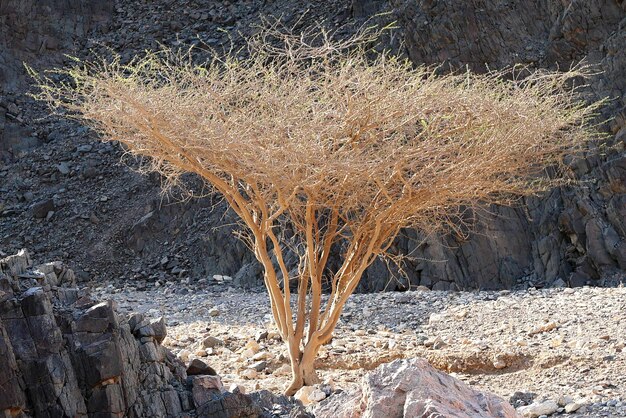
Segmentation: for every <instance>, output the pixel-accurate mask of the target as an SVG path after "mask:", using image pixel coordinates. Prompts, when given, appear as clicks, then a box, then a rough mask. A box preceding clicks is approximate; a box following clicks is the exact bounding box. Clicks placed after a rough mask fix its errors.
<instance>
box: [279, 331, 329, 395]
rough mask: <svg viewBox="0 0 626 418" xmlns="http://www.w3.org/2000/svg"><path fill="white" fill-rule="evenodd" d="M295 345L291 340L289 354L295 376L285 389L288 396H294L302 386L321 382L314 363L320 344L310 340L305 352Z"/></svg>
mask: <svg viewBox="0 0 626 418" xmlns="http://www.w3.org/2000/svg"><path fill="white" fill-rule="evenodd" d="M294 343H295V341H294ZM294 345H295V344H293V343H292V342H291V341H289V356H290V360H291V373H292V375H293V377H292V380H291V384H290V385H289V387H288V388H287V390H285V395H287V396H293V395H294V394H295V393H296V392H297V391H298V389H300V388H301V387H302V386H312V385H315V384H317V383H319V382H320V379H319V377H318V376H317V373H316V372H315V365H314V364H315V357H316V356H317V352H318V350H319V347H320V345H319V344H317V343H313V342H309V343H308V344H307V346H306V347H305V349H304V352H302V351H300V349H299V347H297V346H296V347H294ZM294 348H295V349H294Z"/></svg>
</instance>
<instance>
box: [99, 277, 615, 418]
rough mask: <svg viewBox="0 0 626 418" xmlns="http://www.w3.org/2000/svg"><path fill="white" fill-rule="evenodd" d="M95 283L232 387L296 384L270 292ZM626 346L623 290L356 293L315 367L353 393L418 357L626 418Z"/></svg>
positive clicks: (522, 395)
mask: <svg viewBox="0 0 626 418" xmlns="http://www.w3.org/2000/svg"><path fill="white" fill-rule="evenodd" d="M92 291H93V293H94V294H95V296H97V297H99V298H109V297H110V298H113V299H114V300H116V301H117V302H118V304H119V307H120V310H121V311H123V312H131V311H143V312H147V313H148V314H150V315H153V316H161V315H163V316H165V318H166V320H167V323H168V337H167V338H166V340H165V341H164V345H166V346H168V347H169V348H171V349H172V350H173V351H174V352H175V353H177V355H178V356H179V357H180V358H181V359H182V360H183V361H187V362H189V361H191V360H192V359H194V358H196V357H198V358H202V359H203V360H205V361H206V362H207V363H208V364H210V365H211V366H212V367H214V368H215V369H216V370H218V372H219V373H220V374H221V375H222V377H223V380H224V383H225V384H226V385H227V386H228V385H230V384H237V385H239V386H240V387H243V388H245V389H246V390H254V389H260V388H262V389H269V390H272V391H276V392H279V391H281V390H282V389H283V388H284V387H285V386H286V384H287V382H288V381H289V369H288V361H287V359H286V358H285V355H286V350H285V347H284V345H283V344H282V342H280V341H279V338H278V335H277V333H276V332H275V328H273V326H272V323H271V317H270V312H269V302H268V298H267V296H266V294H265V293H264V292H263V291H259V290H257V291H242V290H240V289H234V288H231V287H228V285H227V283H218V282H216V281H214V280H210V281H208V282H206V281H205V282H204V283H192V284H181V283H174V282H168V283H166V284H165V285H164V286H159V287H151V288H148V289H147V290H145V291H138V290H136V289H135V288H134V287H133V286H132V284H129V283H125V284H119V285H109V286H108V287H106V288H101V287H99V288H94V289H92ZM625 344H626V288H623V287H617V288H589V287H584V288H565V289H542V290H534V289H530V290H529V291H519V292H509V291H500V292H444V291H427V290H418V291H411V292H404V293H377V294H359V295H353V296H352V297H351V299H350V301H349V302H348V304H347V306H346V308H345V310H344V313H343V315H342V320H341V321H340V323H339V325H338V328H337V331H336V333H335V338H334V339H333V341H332V342H331V344H329V345H328V346H326V347H324V348H323V349H322V350H321V352H320V358H319V361H318V368H319V370H320V375H321V377H322V379H325V380H326V382H327V383H329V384H331V385H334V386H335V387H336V388H340V389H344V390H346V389H350V388H351V387H353V386H354V385H356V384H358V381H359V379H360V377H361V376H363V375H364V374H365V373H366V372H367V370H371V369H373V368H375V367H376V366H378V365H379V364H381V363H383V362H387V361H391V360H393V359H396V358H407V357H417V356H419V357H424V358H426V359H428V360H429V361H430V362H431V364H433V365H434V366H435V367H437V368H439V369H442V370H445V371H447V372H449V373H451V374H453V375H454V376H456V377H458V378H460V379H462V380H463V381H465V382H467V383H469V384H470V385H472V386H474V387H476V388H479V389H483V390H489V391H491V392H494V393H496V394H498V395H501V396H503V397H504V398H506V399H509V400H510V401H511V402H512V403H513V404H514V405H515V406H522V405H525V404H527V403H530V402H531V401H532V400H534V401H536V402H538V401H541V400H554V401H557V402H559V401H560V403H561V404H565V403H568V402H567V401H568V399H567V398H571V399H569V400H570V401H572V400H573V401H580V402H581V403H583V404H584V406H583V407H582V408H580V409H579V410H578V411H576V412H575V413H573V414H568V415H569V416H578V417H583V416H585V417H597V416H601V417H623V416H624V417H626V362H625V360H626V358H625V355H624V352H623V349H624V346H625ZM560 413H563V414H564V412H563V408H560V410H559V411H557V412H556V414H560Z"/></svg>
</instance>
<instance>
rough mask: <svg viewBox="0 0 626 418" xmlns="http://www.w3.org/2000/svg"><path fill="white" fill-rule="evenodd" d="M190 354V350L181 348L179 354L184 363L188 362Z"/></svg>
mask: <svg viewBox="0 0 626 418" xmlns="http://www.w3.org/2000/svg"><path fill="white" fill-rule="evenodd" d="M190 355H191V352H190V351H189V350H180V351H179V352H178V355H177V356H178V358H179V359H180V360H181V361H182V362H183V363H187V362H188V361H189V356H190Z"/></svg>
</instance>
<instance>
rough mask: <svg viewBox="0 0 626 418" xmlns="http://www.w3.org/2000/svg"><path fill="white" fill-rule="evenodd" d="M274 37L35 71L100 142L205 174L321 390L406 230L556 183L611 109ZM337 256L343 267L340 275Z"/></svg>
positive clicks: (521, 81)
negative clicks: (204, 58) (333, 263)
mask: <svg viewBox="0 0 626 418" xmlns="http://www.w3.org/2000/svg"><path fill="white" fill-rule="evenodd" d="M270 38H272V37H271V36H269V37H268V34H267V33H264V34H261V35H260V36H259V37H257V38H254V39H253V40H252V42H251V43H250V45H251V47H250V48H249V51H247V52H248V55H247V58H244V59H240V58H236V57H235V56H234V54H230V55H229V54H227V55H225V56H221V57H218V58H215V59H213V60H212V61H211V62H209V63H208V64H206V65H203V66H197V65H194V64H193V63H192V60H191V59H190V57H189V55H186V54H182V55H181V54H174V53H172V52H168V51H162V52H158V53H149V54H147V55H146V56H145V57H142V58H139V59H137V60H135V61H134V62H132V63H131V64H129V65H122V64H121V63H120V62H119V61H118V60H113V61H111V62H106V61H104V62H98V63H95V64H84V63H77V64H76V66H74V67H73V68H72V69H70V70H62V71H61V72H62V73H64V74H66V75H69V76H71V82H69V83H60V82H54V81H52V80H51V79H50V78H47V77H46V76H39V78H38V80H39V85H40V86H41V94H40V98H42V99H44V100H47V101H48V102H50V103H52V104H53V105H54V106H58V107H63V108H65V109H66V110H67V111H68V113H69V115H70V116H73V117H77V118H79V119H81V120H83V121H85V122H86V123H88V124H90V125H91V126H93V127H94V128H95V129H97V131H99V132H100V134H101V135H102V138H103V139H104V140H115V141H120V142H122V143H124V144H125V145H126V146H127V147H128V149H129V150H130V151H131V152H133V153H136V154H140V155H144V156H149V157H152V161H153V168H154V169H155V170H157V171H159V172H161V173H162V174H163V175H165V176H167V177H168V178H170V179H175V178H176V177H177V176H178V175H179V174H181V173H183V172H192V173H196V174H198V175H199V176H201V177H202V178H203V179H204V180H206V182H208V183H209V184H210V185H212V186H213V187H214V188H215V190H216V191H217V192H219V193H221V194H222V195H223V196H224V198H225V199H226V201H227V202H228V203H229V205H230V207H231V208H232V209H233V211H234V212H235V213H236V214H237V215H238V216H239V217H240V218H241V220H242V221H243V223H244V224H245V225H246V226H247V228H248V230H249V233H250V234H249V236H250V243H251V247H252V248H253V249H254V252H255V255H256V257H257V258H258V259H259V261H260V262H261V263H262V265H263V267H264V269H265V275H264V277H265V285H266V287H267V289H268V291H269V295H270V300H271V305H272V312H273V314H274V318H275V322H276V325H277V327H278V330H279V331H280V333H281V335H282V337H283V339H284V340H285V341H287V342H288V344H289V349H290V356H291V361H292V366H293V372H294V381H293V382H292V385H291V386H290V387H289V389H288V391H287V392H288V393H290V394H292V393H294V392H295V390H297V389H298V388H299V387H300V386H302V385H303V384H310V383H312V382H315V380H316V374H315V371H314V370H313V360H314V358H315V356H316V354H317V351H318V350H319V347H320V345H321V344H324V343H326V342H328V341H329V340H330V338H331V336H332V333H333V330H334V328H335V326H336V324H337V321H338V320H339V316H340V313H341V310H342V308H343V306H344V304H345V302H346V299H347V298H348V297H349V295H350V294H351V293H352V292H353V291H354V290H355V288H356V286H357V284H358V282H359V279H360V278H361V275H362V273H363V271H364V270H365V269H366V268H367V267H368V266H369V265H370V264H371V263H372V261H373V260H374V259H375V258H376V257H378V256H381V255H384V254H385V252H386V251H387V249H388V247H389V246H390V244H391V243H392V241H393V240H394V238H395V237H396V235H397V233H398V232H399V230H400V229H401V228H404V227H409V226H411V227H417V228H421V229H425V230H429V231H430V230H434V229H436V228H438V227H440V226H442V225H446V224H450V225H454V223H453V222H451V219H453V218H454V215H455V214H457V213H458V211H459V208H461V207H467V206H470V207H471V206H474V205H479V204H485V203H507V202H509V201H510V199H511V198H512V197H514V196H520V195H527V194H530V193H535V192H537V191H540V190H542V189H544V188H545V187H547V186H550V185H552V184H553V183H554V180H548V179H546V177H545V176H544V170H545V168H546V167H550V166H555V165H556V166H559V165H560V162H561V158H562V156H563V154H564V153H573V152H576V151H578V150H580V149H581V147H582V146H583V144H584V143H585V142H586V141H588V140H589V139H593V138H595V137H596V132H595V131H594V129H593V128H592V127H591V125H590V123H589V122H590V120H591V118H592V117H593V116H594V112H595V110H596V109H597V108H598V106H599V104H598V103H595V104H591V105H589V104H584V103H582V102H580V101H579V97H578V94H577V92H576V89H573V88H571V87H570V84H571V83H570V82H571V80H572V79H573V78H574V77H578V76H580V75H581V74H580V72H579V71H569V72H566V73H548V72H534V73H532V72H526V74H525V76H524V77H523V78H518V77H516V75H517V73H516V71H514V70H510V71H507V72H505V73H502V72H498V73H490V74H483V75H478V74H471V73H463V74H456V75H454V74H448V75H436V72H435V71H434V70H433V69H428V68H423V67H418V68H414V67H413V66H412V65H411V64H410V63H408V62H405V61H402V60H399V59H396V58H394V57H393V56H390V55H388V54H384V53H382V54H376V55H374V56H372V54H371V51H367V50H366V48H365V45H366V43H364V42H362V41H363V40H366V38H367V37H366V36H363V34H361V36H360V37H358V38H354V39H351V40H348V41H344V42H343V43H335V42H332V41H329V40H328V37H326V36H325V34H322V36H320V37H319V38H317V41H318V44H313V43H307V42H305V41H304V40H303V39H304V38H297V37H291V36H284V37H282V38H281V42H280V46H272V45H274V43H273V41H275V39H273V38H272V39H270ZM315 45H317V46H315ZM285 220H286V221H287V222H288V223H289V225H290V229H291V234H292V235H295V238H296V242H298V243H299V245H291V247H290V248H291V250H292V251H295V252H296V253H297V255H298V256H299V257H300V263H299V267H298V269H297V272H295V271H290V270H289V268H288V266H287V264H286V263H285V262H284V260H283V255H284V252H285V251H286V248H287V245H288V242H287V239H286V238H285V235H284V234H282V233H281V229H280V228H281V227H282V226H284V224H283V222H285ZM293 238H294V237H293V236H292V237H291V238H290V242H292V243H293V242H294V241H293ZM332 251H337V252H339V253H340V254H339V255H340V260H341V263H342V264H341V266H340V268H339V269H337V270H336V271H332V272H329V271H328V266H327V262H328V258H329V255H330V253H331V252H332ZM273 261H275V263H274V262H273ZM324 275H326V276H327V277H325V278H326V279H327V280H329V281H330V283H331V286H332V290H331V294H330V297H329V299H328V302H327V303H326V304H325V305H324V304H322V280H323V279H324ZM284 277H288V278H289V280H282V278H284ZM290 280H297V281H298V294H297V296H295V297H294V298H292V297H291V291H290V288H289V281H290ZM323 305H324V306H323Z"/></svg>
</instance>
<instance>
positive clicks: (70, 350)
mask: <svg viewBox="0 0 626 418" xmlns="http://www.w3.org/2000/svg"><path fill="white" fill-rule="evenodd" d="M30 264H31V263H30V259H29V256H28V253H27V252H25V251H23V252H21V253H20V254H18V255H15V256H11V257H8V258H5V259H3V260H1V261H0V289H1V290H0V335H1V338H0V351H1V352H2V353H3V355H2V356H1V359H0V362H4V363H6V364H3V365H2V366H4V367H3V370H9V374H8V376H7V377H6V378H4V379H2V380H3V381H0V393H1V394H2V396H0V411H5V414H8V415H9V416H36V417H61V416H72V417H79V416H93V417H97V416H129V417H143V416H158V417H174V416H181V415H182V414H183V411H189V410H191V409H192V407H193V405H192V400H191V398H190V396H189V393H188V391H187V390H186V389H185V388H184V386H183V383H184V379H185V377H186V376H185V375H184V368H183V366H182V364H180V363H178V362H177V361H176V360H175V359H174V357H173V356H171V355H170V354H169V352H168V351H167V350H166V349H165V348H163V347H162V346H161V345H160V341H162V339H163V337H164V336H165V335H164V334H165V327H164V325H163V323H162V321H156V322H153V323H151V322H150V321H148V320H145V319H143V317H142V316H141V315H135V316H133V317H131V319H130V321H127V320H126V319H125V318H122V317H120V316H119V315H118V314H117V313H116V311H115V308H114V304H113V302H111V301H108V302H101V303H96V302H95V301H93V300H91V299H90V298H89V297H88V296H87V295H86V294H84V292H81V291H80V290H78V289H77V288H76V287H75V282H74V275H73V272H72V271H71V270H69V269H67V268H66V267H65V266H64V265H63V264H61V263H49V264H44V265H41V266H38V267H36V268H34V269H30V267H31V266H30Z"/></svg>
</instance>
